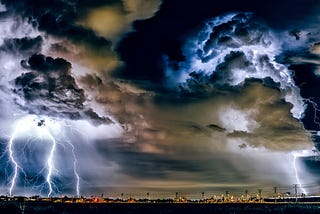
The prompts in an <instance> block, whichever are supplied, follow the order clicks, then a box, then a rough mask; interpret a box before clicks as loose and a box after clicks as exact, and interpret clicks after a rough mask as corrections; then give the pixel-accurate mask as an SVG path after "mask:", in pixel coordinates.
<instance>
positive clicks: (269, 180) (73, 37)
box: [0, 0, 320, 197]
mask: <svg viewBox="0 0 320 214" xmlns="http://www.w3.org/2000/svg"><path fill="white" fill-rule="evenodd" d="M0 2H1V5H0V32H1V33H0V97H1V99H0V108H1V111H0V121H1V122H0V133H1V136H0V142H1V144H0V152H1V154H0V155H1V156H0V166H1V168H0V194H11V195H34V194H40V195H49V196H56V195H57V196H59V195H62V194H67V195H95V194H98V195H99V194H101V193H105V194H106V195H108V194H109V195H111V196H119V195H120V194H121V193H126V194H128V195H130V196H143V195H145V193H146V192H150V193H151V194H153V195H154V196H159V197H172V196H174V194H175V192H180V193H182V194H184V195H186V196H195V195H199V197H200V193H201V192H203V191H205V192H212V193H213V192H222V193H223V192H224V191H225V190H230V191H233V192H235V193H237V192H244V190H245V189H249V190H250V191H252V192H254V191H257V189H263V191H270V192H272V191H273V187H275V186H278V187H284V191H288V190H289V191H293V190H292V189H290V188H291V187H292V186H293V185H294V184H299V183H300V184H299V192H301V193H303V192H307V193H308V194H316V193H320V188H318V187H317V186H318V184H320V180H319V178H318V177H319V174H318V173H319V171H317V164H318V167H320V164H319V163H318V162H317V163H312V164H310V163H309V162H305V161H304V160H305V159H306V158H308V157H309V156H317V155H318V152H319V151H318V149H319V148H320V144H319V145H318V141H319V143H320V134H319V133H320V107H318V105H320V92H319V91H320V25H319V23H320V16H319V11H320V2H319V1H318V0H303V1H302V0H290V1H289V0H281V1H276V0H268V1H265V0H257V1H252V0H242V1H237V0H224V1H218V0H196V1H192V0H190V1H186V0H162V1H161V0H50V1H49V0H1V1H0ZM53 146H55V147H53ZM311 165H312V166H311ZM50 167H51V170H50ZM311 187H312V188H311ZM286 188H287V189H288V190H287V189H286ZM50 189H51V190H52V191H50ZM117 194H118V195H117Z"/></svg>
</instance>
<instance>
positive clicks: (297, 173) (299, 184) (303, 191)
mask: <svg viewBox="0 0 320 214" xmlns="http://www.w3.org/2000/svg"><path fill="white" fill-rule="evenodd" d="M297 157H299V155H298V154H297V153H293V169H294V172H295V178H296V182H297V184H298V187H299V188H300V189H301V191H302V193H303V194H304V195H307V191H306V190H305V189H304V188H303V187H302V184H301V181H300V177H299V172H298V167H297V164H296V163H297Z"/></svg>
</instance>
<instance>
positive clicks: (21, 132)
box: [7, 115, 80, 197]
mask: <svg viewBox="0 0 320 214" xmlns="http://www.w3.org/2000/svg"><path fill="white" fill-rule="evenodd" d="M61 125H65V124H64V123H63V122H61V121H53V120H51V119H49V118H44V117H39V116H35V115H29V116H27V117H24V118H22V119H20V120H19V121H18V122H17V124H16V126H15V129H14V131H13V133H12V135H11V138H10V140H9V142H8V146H7V152H8V156H9V161H10V163H11V165H12V168H13V172H12V175H11V177H10V179H11V180H10V187H9V195H10V196H12V195H13V191H14V188H15V187H16V183H17V179H19V174H20V173H22V174H24V175H25V179H26V173H25V171H24V169H23V166H21V164H19V162H18V159H17V154H16V153H17V152H16V151H15V147H14V145H15V140H16V139H17V138H18V137H24V136H25V135H27V134H29V135H30V133H31V134H32V136H33V137H34V138H40V139H41V140H42V141H43V140H49V141H50V142H51V145H50V146H48V147H49V154H48V156H47V158H46V166H45V169H46V172H47V174H46V176H45V180H46V186H47V187H48V193H47V196H48V197H50V196H51V195H52V194H53V192H54V187H55V186H56V185H55V183H54V182H53V176H54V171H57V172H58V170H57V169H56V167H55V153H56V147H57V145H58V143H57V140H56V138H55V137H54V134H53V132H55V131H57V130H59V129H60V126H61ZM65 143H67V145H69V146H70V147H71V152H72V158H73V173H74V176H75V180H76V187H75V188H76V193H77V196H79V195H80V176H79V174H78V171H77V163H78V160H77V158H76V154H75V147H74V145H73V144H72V143H71V142H70V141H68V140H66V141H65ZM63 146H64V145H63ZM40 171H41V170H40Z"/></svg>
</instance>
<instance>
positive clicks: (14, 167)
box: [8, 130, 22, 196]
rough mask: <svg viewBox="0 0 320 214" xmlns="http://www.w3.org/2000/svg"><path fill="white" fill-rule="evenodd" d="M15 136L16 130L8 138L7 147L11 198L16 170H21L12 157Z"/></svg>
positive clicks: (16, 174)
mask: <svg viewBox="0 0 320 214" xmlns="http://www.w3.org/2000/svg"><path fill="white" fill-rule="evenodd" d="M16 134H17V130H15V132H14V133H13V134H12V137H11V138H10V141H9V145H8V151H9V158H10V161H11V163H12V165H13V176H12V179H11V182H10V183H11V184H10V188H9V195H10V196H12V190H13V188H14V186H15V184H16V179H17V176H18V169H22V168H21V167H20V166H19V165H18V163H17V161H16V159H15V157H14V151H13V144H14V139H15V137H16Z"/></svg>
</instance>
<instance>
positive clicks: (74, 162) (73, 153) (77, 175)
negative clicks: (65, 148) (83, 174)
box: [67, 141, 80, 197]
mask: <svg viewBox="0 0 320 214" xmlns="http://www.w3.org/2000/svg"><path fill="white" fill-rule="evenodd" d="M67 143H68V144H69V145H70V146H71V152H72V157H73V173H74V175H75V177H76V191H77V196H78V197H79V196H80V176H79V173H78V170H77V168H78V159H77V156H76V154H75V151H74V145H73V144H72V143H71V142H70V141H67Z"/></svg>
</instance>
